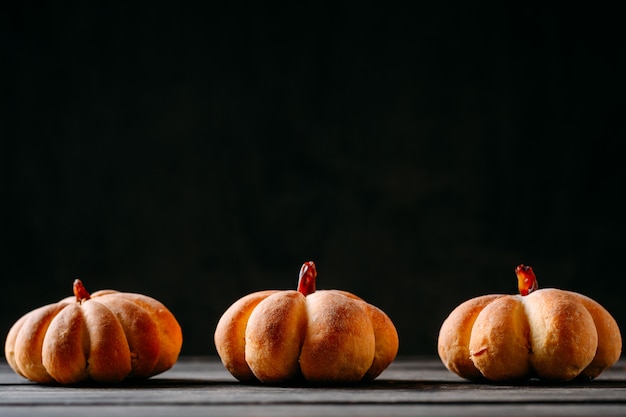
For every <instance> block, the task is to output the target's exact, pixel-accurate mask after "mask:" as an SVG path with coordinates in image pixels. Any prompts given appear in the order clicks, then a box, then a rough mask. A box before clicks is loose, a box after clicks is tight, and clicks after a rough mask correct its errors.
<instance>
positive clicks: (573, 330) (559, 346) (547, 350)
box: [523, 289, 598, 381]
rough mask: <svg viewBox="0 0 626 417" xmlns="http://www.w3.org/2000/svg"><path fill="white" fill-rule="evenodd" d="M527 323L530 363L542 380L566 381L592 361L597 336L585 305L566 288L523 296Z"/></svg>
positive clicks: (544, 290) (540, 291)
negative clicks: (530, 351) (528, 326)
mask: <svg viewBox="0 0 626 417" xmlns="http://www.w3.org/2000/svg"><path fill="white" fill-rule="evenodd" d="M523 301H524V305H525V308H526V315H527V316H528V322H529V323H530V344H531V349H532V355H531V356H530V362H531V365H532V367H533V369H534V370H535V372H536V374H537V375H538V376H539V377H540V378H543V379H549V380H555V381H569V380H571V379H573V378H575V377H576V376H578V374H580V373H581V372H582V370H583V369H585V368H586V367H587V365H589V364H590V363H591V361H592V360H593V357H594V355H595V352H596V348H597V346H598V337H597V333H596V329H595V326H594V323H593V319H592V317H591V315H590V314H589V312H588V311H587V310H586V309H585V307H584V306H583V305H582V304H581V303H580V302H578V300H576V299H575V298H573V297H571V295H570V294H569V293H568V292H566V291H561V290H557V289H543V290H539V291H535V292H533V293H532V294H530V295H528V296H526V297H523Z"/></svg>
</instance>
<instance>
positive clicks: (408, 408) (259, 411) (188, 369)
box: [0, 357, 626, 417]
mask: <svg viewBox="0 0 626 417" xmlns="http://www.w3.org/2000/svg"><path fill="white" fill-rule="evenodd" d="M37 415H50V416H64V417H68V416H83V417H88V416H94V415H103V416H110V417H113V416H124V417H132V416H139V415H141V416H151V417H158V416H180V417H183V416H218V415H219V416H247V417H257V416H258V417H261V416H272V417H276V416H326V417H332V416H359V415H360V416H377V417H380V416H388V415H396V416H417V415H428V416H443V415H446V416H455V415H459V416H461V415H462V416H472V415H477V416H499V417H502V416H504V417H514V416H525V417H528V416H542V415H550V416H568V417H574V416H583V415H584V416H588V415H597V416H626V360H622V361H620V362H618V363H617V364H616V365H615V366H614V367H613V368H611V369H609V370H607V371H605V372H604V373H603V374H602V375H601V376H600V377H599V378H598V379H596V380H595V381H592V382H588V383H572V384H565V385H548V384H541V383H539V382H537V381H530V382H528V383H525V384H522V385H515V384H505V385H494V384H478V383H472V382H468V381H465V380H463V379H461V378H459V377H457V376H455V375H453V374H451V373H450V372H448V371H447V370H446V369H445V368H444V367H443V365H442V364H441V362H440V361H439V360H438V359H436V358H398V359H396V361H395V362H394V363H392V364H391V365H390V366H389V368H388V369H387V370H385V371H384V372H383V373H382V374H381V375H380V376H379V377H378V378H377V379H376V380H375V381H373V382H371V383H368V384H363V385H352V386H337V387H311V386H308V387H307V386H296V387H293V386H292V387H287V386H280V387H276V386H262V385H245V384H241V383H239V382H237V381H236V380H235V379H234V378H233V377H232V376H230V374H229V373H228V372H227V371H226V370H225V369H224V368H223V366H222V364H221V363H220V362H219V360H218V359H217V358H214V357H206V358H181V359H180V360H179V362H178V363H177V364H176V365H175V366H174V368H172V369H171V370H169V371H167V372H165V373H163V374H161V375H158V376H156V377H154V378H152V379H149V380H147V381H143V382H140V383H137V382H134V383H129V384H124V385H120V386H114V387H103V386H94V385H85V386H80V387H63V386H59V385H37V384H34V383H31V382H29V381H27V380H25V379H23V378H21V377H20V376H18V375H16V374H14V373H13V371H12V370H11V369H10V368H9V367H8V366H7V365H6V363H2V362H0V416H1V417H9V416H37Z"/></svg>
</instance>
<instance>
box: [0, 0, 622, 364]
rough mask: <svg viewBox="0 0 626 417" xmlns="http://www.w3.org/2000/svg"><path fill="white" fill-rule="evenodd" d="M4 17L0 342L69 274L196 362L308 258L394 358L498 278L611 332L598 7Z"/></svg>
mask: <svg viewBox="0 0 626 417" xmlns="http://www.w3.org/2000/svg"><path fill="white" fill-rule="evenodd" d="M15 3H20V4H18V5H13V6H8V7H12V9H11V10H5V11H4V12H3V13H1V14H0V23H1V26H0V33H1V38H0V41H1V48H2V58H1V59H2V65H1V66H2V70H0V71H1V73H2V74H3V75H2V82H1V83H2V84H1V85H2V98H1V99H0V100H1V101H0V103H1V105H2V113H1V117H2V119H1V125H0V128H1V130H0V134H1V135H2V141H1V143H2V145H1V149H0V151H1V156H0V158H1V159H0V163H1V177H0V179H1V187H2V190H1V191H2V197H3V198H2V203H1V207H0V213H1V216H2V232H1V234H0V235H1V239H2V240H1V242H2V248H1V249H2V251H1V262H2V265H1V266H2V283H3V287H4V291H3V295H4V296H3V301H2V302H1V303H0V312H1V315H0V331H1V333H2V334H3V335H4V334H6V331H8V329H9V327H10V325H11V324H12V323H13V322H14V321H15V320H16V319H17V318H18V317H19V316H21V315H22V314H24V313H26V312H27V311H30V310H31V309H33V308H35V307H38V306H40V305H43V304H47V303H51V302H53V301H56V300H57V299H60V298H62V297H65V296H66V295H69V294H71V284H72V280H73V279H74V278H76V277H79V278H81V279H82V280H83V282H84V283H85V285H86V286H87V288H88V289H89V290H96V289H102V288H114V289H118V290H123V291H134V292H142V293H145V294H148V295H151V296H153V297H154V298H157V299H159V300H161V301H162V302H163V303H165V304H166V305H167V306H168V307H169V308H170V309H171V310H172V311H173V312H174V314H175V315H176V316H177V318H178V320H179V321H180V323H181V325H182V327H183V332H184V336H185V342H184V347H183V353H184V354H214V353H215V350H214V346H213V341H212V334H213V330H214V328H215V324H216V322H217V320H218V319H219V317H220V315H221V313H222V312H223V311H224V310H225V309H226V308H227V307H228V306H229V305H230V304H231V303H232V302H233V301H234V300H236V299H237V298H239V297H241V296H243V295H245V294H247V293H250V292H253V291H257V290H261V289H266V288H278V289H286V288H295V285H296V281H297V274H298V270H299V267H300V265H301V263H302V262H303V261H306V260H314V261H316V263H317V266H318V271H319V279H318V287H320V288H342V289H346V290H349V291H351V292H354V293H355V294H357V295H360V296H361V297H363V298H365V299H366V300H368V301H370V302H371V303H372V304H375V305H377V306H379V307H381V308H382V309H383V310H385V311H386V312H387V313H388V314H389V315H390V316H391V318H392V319H393V320H394V322H395V323H396V326H397V328H398V331H399V333H400V339H401V348H400V349H401V353H403V354H433V353H434V352H435V349H436V339H437V332H438V330H439V326H440V324H441V322H442V321H443V319H444V318H445V317H446V315H447V314H448V313H449V312H450V311H451V310H452V309H453V308H454V307H455V306H456V305H457V304H459V303H460V302H461V301H463V300H465V299H468V298H471V297H474V296H477V295H481V294H485V293H496V292H505V293H512V292H515V291H516V279H515V275H514V273H513V269H514V267H515V266H516V265H517V264H518V263H526V264H530V265H532V266H533V267H534V269H535V271H536V272H537V275H538V278H539V282H540V284H541V285H542V286H550V287H560V288H566V289H570V290H575V291H578V292H581V293H584V294H587V295H589V296H591V297H593V298H595V299H596V300H598V301H600V302H601V303H602V304H603V305H604V306H605V307H607V309H609V311H611V313H613V315H614V316H615V317H616V319H617V320H618V323H619V324H620V326H622V329H623V328H624V326H625V325H626V311H625V310H624V307H623V297H624V296H623V294H624V292H625V290H626V284H625V280H624V278H623V272H622V270H623V267H622V256H623V252H624V244H623V236H624V233H625V232H626V228H625V223H624V220H623V213H624V209H625V198H624V197H625V175H624V163H623V153H622V151H621V148H620V145H623V144H622V142H623V139H624V106H623V100H624V89H623V81H622V80H623V78H624V48H623V47H622V43H621V42H620V41H619V36H618V35H619V34H620V32H621V30H620V26H621V25H622V22H621V19H620V18H619V15H618V14H617V13H616V12H615V10H610V9H604V10H603V9H600V8H595V9H589V6H586V7H585V8H584V9H583V8H580V9H576V8H574V7H573V6H571V5H570V6H568V7H567V9H561V8H557V7H556V6H550V5H543V6H535V7H533V6H528V5H524V6H512V5H506V4H499V5H489V6H486V5H485V4H482V5H476V4H473V2H470V3H465V4H462V5H451V4H449V3H446V2H429V4H428V5H413V7H412V8H411V9H408V10H405V9H401V8H395V7H394V6H392V5H382V4H368V3H363V2H328V3H325V2H311V3H305V4H297V5H291V6H281V7H269V6H263V5H260V4H257V5H251V6H244V5H229V6H217V5H215V6H206V5H203V6H201V7H190V6H185V5H181V4H174V3H171V4H170V3H159V2H146V3H145V4H141V5H139V4H135V5H122V6H113V5H110V4H107V5H106V6H102V5H101V6H94V5H91V4H78V5H76V6H75V7H73V8H60V7H59V6H57V5H52V4H47V5H38V4H36V2H15ZM431 3H432V4H431ZM435 3H437V4H435ZM3 7H7V6H3Z"/></svg>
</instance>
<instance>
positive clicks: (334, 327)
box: [214, 290, 398, 383]
mask: <svg viewBox="0 0 626 417" xmlns="http://www.w3.org/2000/svg"><path fill="white" fill-rule="evenodd" d="M214 338H215V346H216V348H217V351H218V354H219V355H220V358H221V359H222V362H223V363H224V365H225V366H226V368H227V369H228V370H229V371H230V372H231V374H233V375H234V376H235V377H236V378H237V379H239V380H240V381H250V380H255V379H258V380H260V381H262V382H266V383H279V382H287V381H290V380H292V379H293V378H294V377H296V376H297V375H298V374H301V375H302V376H303V377H304V378H305V379H306V380H309V381H314V382H323V383H337V382H355V381H359V380H362V379H365V380H368V379H374V378H375V377H376V376H378V375H379V374H380V373H381V372H382V371H383V370H384V369H385V368H386V367H387V366H388V365H389V364H390V363H391V362H392V361H393V359H394V358H395V355H396V354H397V351H398V334H397V332H396V329H395V327H394V325H393V323H392V322H391V320H390V319H389V317H388V316H387V315H386V314H385V313H383V312H382V311H381V310H380V309H378V308H376V307H374V306H372V305H370V304H367V303H366V302H365V301H363V300H362V299H361V298H359V297H357V296H355V295H353V294H351V293H348V292H346V291H338V290H320V291H317V292H315V293H312V294H309V295H307V296H306V297H305V296H303V295H302V294H300V293H299V292H297V291H264V292H258V293H253V294H250V295H247V296H245V297H243V298H241V299H239V300H238V301H237V302H235V303H234V304H233V305H232V306H231V307H229V308H228V309H227V310H226V312H225V313H224V314H223V316H222V317H221V318H220V320H219V322H218V325H217V327H216V330H215V336H214Z"/></svg>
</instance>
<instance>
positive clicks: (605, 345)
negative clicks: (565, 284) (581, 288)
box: [569, 292, 622, 379]
mask: <svg viewBox="0 0 626 417" xmlns="http://www.w3.org/2000/svg"><path fill="white" fill-rule="evenodd" d="M569 294H571V295H572V296H574V297H576V298H578V300H579V301H580V302H581V303H582V304H583V305H584V306H585V308H586V309H587V311H588V312H589V314H591V317H592V318H593V322H594V325H595V328H596V331H597V334H598V348H597V350H596V354H595V357H594V358H593V360H592V361H591V363H590V364H589V365H588V366H587V368H585V369H584V370H583V372H582V373H581V375H580V376H581V377H582V378H585V379H593V378H595V377H597V376H598V375H600V373H602V371H604V370H605V369H607V368H609V367H610V366H612V365H613V364H615V362H617V361H618V359H619V358H620V355H621V354H622V336H621V334H620V331H619V327H618V325H617V322H616V321H615V319H614V318H613V316H611V314H610V313H609V312H608V311H607V310H606V309H605V308H604V307H602V306H601V305H600V304H599V303H598V302H596V301H594V300H592V299H591V298H589V297H587V296H584V295H582V294H578V293H574V292H570V293H569Z"/></svg>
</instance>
